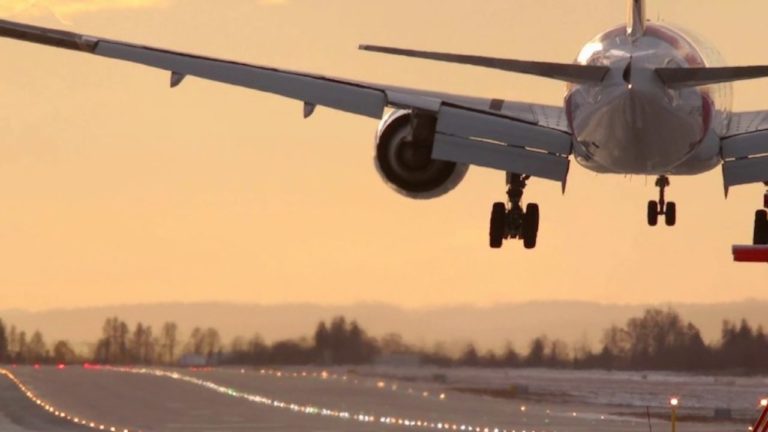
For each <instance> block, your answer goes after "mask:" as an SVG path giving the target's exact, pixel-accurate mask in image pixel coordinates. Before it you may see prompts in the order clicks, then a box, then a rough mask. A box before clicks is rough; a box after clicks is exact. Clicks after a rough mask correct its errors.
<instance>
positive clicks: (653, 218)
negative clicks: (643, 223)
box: [648, 201, 659, 227]
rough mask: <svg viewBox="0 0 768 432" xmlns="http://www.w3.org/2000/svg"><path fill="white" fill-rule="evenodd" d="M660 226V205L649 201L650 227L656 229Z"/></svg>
mask: <svg viewBox="0 0 768 432" xmlns="http://www.w3.org/2000/svg"><path fill="white" fill-rule="evenodd" d="M658 224H659V203H657V202H656V201H648V226H652V227H655V226H656V225H658Z"/></svg>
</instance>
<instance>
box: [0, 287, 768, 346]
mask: <svg viewBox="0 0 768 432" xmlns="http://www.w3.org/2000/svg"><path fill="white" fill-rule="evenodd" d="M651 306H660V307H663V308H666V307H672V308H673V309H675V310H677V311H679V312H680V313H681V314H682V315H683V318H684V319H686V320H690V321H693V322H694V324H696V325H697V326H698V327H699V328H700V329H701V330H702V333H703V335H704V339H705V340H707V341H711V340H716V339H718V337H719V333H720V328H721V325H722V321H723V320H724V319H730V320H740V319H742V318H746V319H748V320H749V321H750V322H751V323H753V324H762V325H768V314H766V310H768V301H756V300H748V301H742V302H735V303H718V304H669V305H616V304H598V303H589V302H567V301H563V302H533V303H520V304H499V305H493V306H489V307H476V306H455V307H435V308H424V309H406V308H401V307H397V306H392V305H386V304H355V305H347V306H323V305H313V304H284V305H248V304H226V303H196V304H181V303H172V304H148V305H124V306H104V307H93V308H83V309H53V310H47V311H41V312H27V311H20V310H5V311H3V310H0V319H3V320H4V321H5V322H6V323H8V324H15V325H16V326H17V327H19V328H22V329H25V330H27V332H31V331H34V330H36V329H39V330H41V331H42V332H43V334H44V335H45V337H46V340H47V341H48V342H50V341H53V340H58V339H66V340H69V341H71V342H73V343H75V344H78V345H80V346H82V344H83V343H85V342H93V341H95V340H96V339H97V337H99V335H100V332H101V325H102V323H103V322H104V319H105V318H106V317H109V316H118V317H120V318H121V319H123V320H125V321H127V322H128V323H129V324H130V325H132V326H133V325H135V323H136V322H138V321H141V322H143V323H148V324H151V325H152V326H153V327H154V328H156V329H157V328H158V327H159V326H160V325H161V324H162V323H163V322H164V321H168V320H170V321H176V322H177V323H178V324H179V326H180V328H181V330H182V332H183V334H184V335H186V334H187V333H188V332H189V331H190V330H191V329H192V328H193V327H194V326H201V327H209V326H211V327H215V328H217V329H219V331H220V332H221V334H222V336H223V338H224V340H225V341H229V340H231V338H232V337H234V336H236V335H243V336H251V335H254V334H256V333H259V334H261V335H262V336H263V337H264V338H265V339H266V340H268V341H272V340H276V339H281V338H294V337H299V336H311V334H312V332H313V331H314V328H315V326H316V325H317V322H318V321H320V320H323V319H329V318H331V317H333V316H335V315H345V316H346V317H348V318H350V319H357V320H358V321H359V322H360V324H361V325H362V326H363V327H364V328H365V329H366V330H368V331H369V333H371V334H373V335H375V336H380V335H383V334H386V333H389V332H396V333H400V334H401V335H403V337H404V338H405V340H406V341H409V342H411V343H414V344H417V345H423V346H432V345H433V344H434V343H435V342H437V341H442V342H445V343H446V345H447V346H448V348H449V349H450V348H457V347H459V346H461V345H462V344H464V343H466V342H469V341H474V342H476V343H477V344H478V345H479V346H480V347H482V348H496V347H501V346H503V345H504V344H505V343H506V342H507V341H510V342H512V343H513V345H514V346H515V347H516V348H517V349H518V350H521V351H522V350H525V349H527V344H528V342H529V341H530V340H531V339H532V338H533V337H536V336H539V335H542V334H546V335H548V336H550V337H556V338H561V339H563V340H565V341H566V342H568V343H570V344H580V343H584V342H586V343H589V344H593V345H594V344H597V343H599V342H600V338H601V335H602V331H603V330H604V329H605V328H607V327H609V326H610V325H612V324H624V322H625V321H626V320H627V319H628V318H630V317H632V316H636V315H639V314H641V313H642V311H643V310H644V309H646V308H648V307H651Z"/></svg>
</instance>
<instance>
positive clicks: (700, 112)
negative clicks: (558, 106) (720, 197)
mask: <svg viewBox="0 0 768 432" xmlns="http://www.w3.org/2000/svg"><path fill="white" fill-rule="evenodd" d="M576 62H577V63H578V64H583V65H600V66H608V67H610V72H609V73H608V76H607V77H606V78H605V80H604V82H603V83H600V84H584V85H570V86H569V88H568V93H567V95H566V98H565V106H566V112H567V115H568V121H569V124H570V127H571V129H572V131H573V140H574V154H575V156H576V161H577V162H578V163H579V164H581V165H582V166H584V167H586V168H587V169H590V170H592V171H597V172H601V173H616V174H641V175H642V174H646V175H671V174H675V175H693V174H700V173H702V172H706V171H709V170H711V169H713V168H715V167H717V166H718V165H719V164H720V163H721V161H722V159H721V157H720V136H721V135H722V134H723V132H724V131H725V129H726V127H727V125H728V121H729V119H730V112H731V86H730V85H717V86H706V87H693V88H684V89H680V90H676V89H670V88H668V87H667V86H665V85H664V84H663V83H662V82H661V80H660V79H659V77H658V76H657V75H656V73H655V68H660V67H681V68H682V67H704V66H719V65H720V64H721V63H722V61H721V60H720V57H719V54H718V53H717V52H716V51H714V50H712V49H711V48H708V47H707V46H706V45H704V44H702V43H701V42H698V41H697V40H696V39H695V38H694V37H692V36H691V35H688V34H685V33H683V32H682V31H680V30H676V29H673V28H671V27H668V26H664V25H660V24H650V23H649V24H648V25H647V28H646V29H645V32H644V33H643V34H642V35H640V36H638V37H632V36H630V35H629V34H628V32H627V28H626V27H624V26H621V27H617V28H615V29H612V30H609V31H607V32H605V33H602V34H600V35H599V36H597V37H596V38H595V39H594V40H592V41H590V42H589V43H588V44H587V45H586V46H585V47H584V48H583V49H582V51H581V53H580V54H579V56H578V58H577V61H576Z"/></svg>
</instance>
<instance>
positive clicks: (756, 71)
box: [656, 66, 768, 88]
mask: <svg viewBox="0 0 768 432" xmlns="http://www.w3.org/2000/svg"><path fill="white" fill-rule="evenodd" d="M656 74H657V75H658V76H659V79H661V81H662V82H663V83H664V84H665V85H666V86H667V87H670V88H680V87H697V86H705V85H712V84H722V83H728V82H734V81H743V80H750V79H757V78H768V66H733V67H702V68H698V67H697V68H658V69H656Z"/></svg>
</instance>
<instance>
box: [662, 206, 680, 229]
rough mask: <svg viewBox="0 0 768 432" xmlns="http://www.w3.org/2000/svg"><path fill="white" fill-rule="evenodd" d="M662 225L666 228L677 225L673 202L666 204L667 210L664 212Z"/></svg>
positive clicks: (675, 208)
mask: <svg viewBox="0 0 768 432" xmlns="http://www.w3.org/2000/svg"><path fill="white" fill-rule="evenodd" d="M664 223H666V224H667V226H668V227H673V226H675V224H677V204H676V203H674V202H669V203H667V208H666V210H665V212H664Z"/></svg>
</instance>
